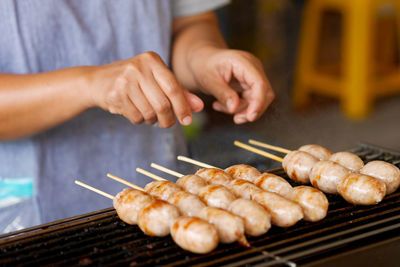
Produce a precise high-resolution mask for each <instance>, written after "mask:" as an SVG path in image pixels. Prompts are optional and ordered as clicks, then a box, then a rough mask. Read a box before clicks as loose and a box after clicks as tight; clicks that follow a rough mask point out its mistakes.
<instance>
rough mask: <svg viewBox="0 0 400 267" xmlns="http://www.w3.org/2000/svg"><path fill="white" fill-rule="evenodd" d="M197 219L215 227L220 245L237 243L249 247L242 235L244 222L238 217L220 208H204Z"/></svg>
mask: <svg viewBox="0 0 400 267" xmlns="http://www.w3.org/2000/svg"><path fill="white" fill-rule="evenodd" d="M199 217H200V218H201V219H203V220H206V221H208V222H209V223H211V224H213V225H214V226H215V228H216V229H217V232H218V237H219V240H220V242H221V243H225V244H229V243H233V242H236V241H238V242H239V243H240V244H241V245H243V246H246V247H249V246H250V244H249V243H248V241H247V239H246V236H245V235H244V222H243V220H242V219H241V218H240V217H239V216H236V215H234V214H232V213H230V212H228V211H226V210H223V209H220V208H213V207H206V208H204V209H202V210H201V212H200V214H199Z"/></svg>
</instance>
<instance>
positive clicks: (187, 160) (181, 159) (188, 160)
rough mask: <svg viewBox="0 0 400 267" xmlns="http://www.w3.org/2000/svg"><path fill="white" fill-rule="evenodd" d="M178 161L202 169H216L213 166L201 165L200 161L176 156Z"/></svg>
mask: <svg viewBox="0 0 400 267" xmlns="http://www.w3.org/2000/svg"><path fill="white" fill-rule="evenodd" d="M178 160H180V161H185V162H188V163H192V164H194V165H197V166H199V167H203V168H217V167H214V166H212V165H210V164H207V163H203V162H200V161H197V160H194V159H191V158H188V157H185V156H178ZM217 169H218V168H217Z"/></svg>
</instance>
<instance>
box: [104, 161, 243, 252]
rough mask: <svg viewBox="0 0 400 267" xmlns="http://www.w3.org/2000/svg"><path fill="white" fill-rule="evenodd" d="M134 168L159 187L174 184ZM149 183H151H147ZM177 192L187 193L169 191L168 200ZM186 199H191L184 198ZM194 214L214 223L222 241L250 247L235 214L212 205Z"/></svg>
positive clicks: (238, 218) (182, 192)
mask: <svg viewBox="0 0 400 267" xmlns="http://www.w3.org/2000/svg"><path fill="white" fill-rule="evenodd" d="M136 170H137V171H138V172H140V173H142V174H144V175H147V176H148V177H150V178H153V179H157V181H156V183H157V182H158V185H159V186H160V187H162V186H163V185H167V186H170V185H171V184H173V185H174V186H176V185H175V184H174V183H172V182H169V181H167V180H166V179H164V178H161V177H159V176H157V175H154V174H153V175H148V174H151V173H150V172H148V171H145V170H143V169H140V168H137V169H136ZM109 178H112V177H110V176H109ZM112 179H113V178H112ZM152 183H153V182H152ZM149 184H151V183H149ZM149 184H147V185H146V187H148V185H149ZM146 187H145V190H146ZM153 189H154V187H150V189H149V193H150V194H151V193H152V192H153V193H154V192H155V194H156V195H155V197H158V198H159V197H160V195H159V194H158V192H157V190H153ZM163 191H164V190H163ZM178 193H181V194H182V195H183V196H185V193H187V192H184V191H182V190H181V191H175V192H171V194H170V195H169V197H168V201H171V202H173V201H174V200H173V199H174V198H175V197H174V194H178ZM182 195H181V196H182ZM189 195H190V194H189ZM186 196H187V194H186ZM163 197H166V195H165V194H164V195H163ZM175 199H179V196H177V197H176V198H175ZM186 200H187V201H192V200H193V199H189V198H186ZM189 204H190V203H188V205H189ZM186 206H187V205H186ZM179 207H181V208H182V205H179ZM194 216H196V217H199V218H201V219H203V220H205V221H207V222H208V223H210V224H212V225H214V226H215V228H216V230H217V233H218V237H219V240H220V241H221V242H222V243H233V242H235V241H238V242H239V243H240V244H241V245H243V246H245V247H250V244H249V243H248V241H247V240H246V237H245V236H244V225H243V221H242V220H241V219H240V217H238V216H235V215H234V214H232V213H229V212H227V211H225V210H222V209H219V208H212V207H202V208H201V209H199V211H198V212H197V214H195V215H194Z"/></svg>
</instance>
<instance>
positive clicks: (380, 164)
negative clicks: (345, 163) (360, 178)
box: [360, 160, 400, 194]
mask: <svg viewBox="0 0 400 267" xmlns="http://www.w3.org/2000/svg"><path fill="white" fill-rule="evenodd" d="M360 172H361V173H362V174H367V175H370V176H373V177H375V178H378V179H381V180H382V181H384V182H385V184H386V193H387V194H391V193H393V192H394V191H396V190H397V188H399V185H400V170H399V168H397V167H396V166H394V165H393V164H390V163H388V162H385V161H381V160H374V161H371V162H368V163H367V164H366V165H365V166H364V167H363V168H362V169H361V170H360Z"/></svg>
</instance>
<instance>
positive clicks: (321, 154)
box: [298, 144, 332, 160]
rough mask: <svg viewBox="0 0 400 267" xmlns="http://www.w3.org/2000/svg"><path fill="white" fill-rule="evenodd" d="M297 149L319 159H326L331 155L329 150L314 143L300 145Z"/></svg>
mask: <svg viewBox="0 0 400 267" xmlns="http://www.w3.org/2000/svg"><path fill="white" fill-rule="evenodd" d="M298 150H299V151H304V152H307V153H310V154H311V155H313V156H314V157H316V158H317V159H319V160H327V159H328V158H329V157H330V156H331V155H332V152H331V151H330V150H328V149H326V148H325V147H323V146H320V145H315V144H310V145H304V146H301V147H300V148H299V149H298Z"/></svg>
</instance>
